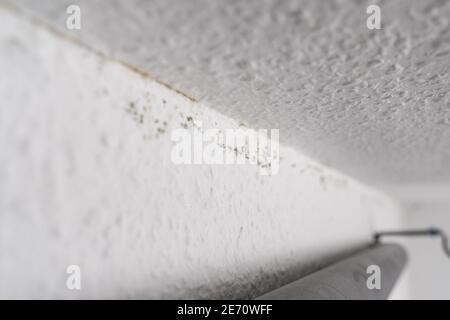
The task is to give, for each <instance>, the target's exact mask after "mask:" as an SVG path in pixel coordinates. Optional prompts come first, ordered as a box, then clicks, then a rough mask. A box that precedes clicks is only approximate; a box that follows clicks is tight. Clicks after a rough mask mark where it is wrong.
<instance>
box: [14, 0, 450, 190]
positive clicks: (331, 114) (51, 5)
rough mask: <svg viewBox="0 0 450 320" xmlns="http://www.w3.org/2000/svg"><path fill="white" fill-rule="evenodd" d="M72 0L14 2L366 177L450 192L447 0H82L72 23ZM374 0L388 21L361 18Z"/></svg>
mask: <svg viewBox="0 0 450 320" xmlns="http://www.w3.org/2000/svg"><path fill="white" fill-rule="evenodd" d="M72 3H73V1H58V2H57V3H55V1H51V0H43V1H34V0H33V1H31V0H19V1H14V5H18V6H21V7H22V9H24V10H25V11H29V12H31V13H33V14H35V15H37V16H39V17H40V18H44V19H46V20H47V21H48V22H50V23H51V24H52V25H53V26H54V27H57V28H59V29H60V30H61V31H65V32H70V33H71V34H72V35H73V36H76V37H79V38H80V39H81V40H82V41H83V42H84V43H86V44H88V45H89V46H90V47H92V48H95V49H97V50H99V51H101V52H103V53H105V54H106V55H107V56H111V57H114V58H116V59H120V60H122V61H125V62H127V63H130V64H132V65H135V66H138V67H139V68H141V69H143V70H145V71H147V72H149V73H150V74H151V75H152V76H154V77H155V78H157V79H159V80H161V81H162V82H165V83H167V84H169V85H170V86H171V87H173V88H175V89H177V90H180V91H181V92H184V93H185V94H187V95H189V96H192V97H194V98H195V99H196V100H199V101H200V102H202V103H205V104H208V105H209V106H210V107H211V108H214V109H216V110H218V111H220V112H222V113H224V114H226V115H228V116H231V117H233V118H236V119H239V120H241V121H243V122H245V123H247V124H248V125H250V126H252V127H259V128H280V139H281V141H282V142H283V143H285V144H288V145H291V146H293V147H295V148H296V149H297V150H300V151H302V152H304V153H306V154H307V155H309V156H312V157H313V158H315V159H317V160H319V161H321V162H322V163H324V164H326V165H329V166H332V167H335V168H338V169H340V170H342V171H344V172H346V173H348V174H350V175H352V176H355V177H357V178H359V179H361V180H363V181H365V182H368V183H370V184H374V185H378V186H382V187H385V188H386V190H402V188H403V186H406V187H407V188H409V189H405V190H410V189H413V190H415V189H416V187H417V186H418V187H417V188H418V190H419V192H422V191H423V190H428V192H429V191H430V190H432V188H433V186H439V190H441V191H442V190H443V191H442V192H441V194H442V196H445V194H446V192H447V191H448V190H449V189H448V188H447V185H448V184H450V165H449V164H450V94H449V93H448V91H449V88H450V1H445V0H437V1H424V0H416V1H412V0H397V1H396V0H391V1H370V2H366V1H350V0H333V1H317V0H310V1H297V0H292V1H288V0H285V1H275V0H246V1H207V0H190V1H186V0H176V1H174V0H156V1H143V0H129V1H111V0H108V1H105V0H94V1H93V0H89V1H87V0H78V1H77V4H79V5H80V7H81V10H82V28H81V30H75V31H69V30H66V29H65V20H66V18H67V14H66V11H65V8H66V7H67V6H68V5H69V4H72ZM373 3H376V4H378V5H379V6H380V8H381V21H382V28H381V29H380V30H369V29H368V28H367V27H366V19H367V17H368V14H367V13H366V8H367V6H368V5H369V4H373ZM421 186H424V187H426V189H421ZM389 188H391V189H389ZM430 188H431V189H430ZM400 193H401V192H400ZM406 193H411V192H409V191H406ZM412 193H414V192H412ZM431 193H432V192H431ZM438 198H439V197H438Z"/></svg>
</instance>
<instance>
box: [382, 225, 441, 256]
mask: <svg viewBox="0 0 450 320" xmlns="http://www.w3.org/2000/svg"><path fill="white" fill-rule="evenodd" d="M390 236H395V237H420V236H429V237H440V238H441V243H442V249H443V250H444V252H445V254H446V255H447V257H449V258H450V247H449V245H448V238H447V235H446V234H445V232H444V231H442V230H440V229H437V228H429V229H414V230H396V231H382V232H377V233H375V242H379V240H380V238H381V237H390Z"/></svg>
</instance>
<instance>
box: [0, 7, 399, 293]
mask: <svg viewBox="0 0 450 320" xmlns="http://www.w3.org/2000/svg"><path fill="white" fill-rule="evenodd" d="M43 7H44V6H43ZM55 8H57V6H56V7H55ZM11 12H12V11H10V10H9V9H4V8H2V9H0V24H1V26H0V70H1V73H2V74H3V75H7V77H4V76H3V77H1V78H0V97H1V99H2V103H1V104H0V145H1V148H2V149H1V152H0V230H1V232H0V237H1V238H0V297H1V298H18V297H20V298H54V297H59V298H61V297H62V298H72V297H73V298H75V297H84V298H92V297H96V298H113V297H116V298H126V297H134V298H149V297H150V298H168V297H170V298H178V297H181V298H196V297H201V298H218V297H226V298H247V297H254V296H257V295H258V294H261V293H263V292H266V291H268V290H270V289H273V288H276V287H278V286H280V285H281V284H284V283H286V282H289V281H291V280H293V279H296V278H298V277H300V276H301V275H304V274H305V273H307V272H310V271H313V270H315V269H316V268H318V267H319V266H322V265H324V264H326V263H328V262H329V261H331V260H332V259H334V258H336V257H337V256H339V255H341V254H344V253H348V252H350V251H352V250H354V249H356V248H358V247H360V246H363V245H365V244H366V243H367V242H368V241H370V239H371V232H372V230H371V228H372V224H371V215H372V214H375V213H378V212H383V213H386V214H388V215H389V214H390V213H391V216H393V215H394V214H395V212H396V211H397V208H396V206H395V204H394V203H393V202H392V201H391V200H390V199H388V198H386V197H385V196H384V195H382V194H379V193H377V192H375V191H373V190H370V189H369V188H366V187H364V186H362V185H360V184H359V183H357V182H355V181H353V180H351V179H349V178H347V177H345V176H343V175H341V174H339V173H337V172H334V171H333V170H331V169H327V168H325V167H323V166H321V165H319V164H317V163H315V162H313V161H311V160H309V159H308V158H306V157H304V156H303V155H301V154H299V153H298V152H297V151H295V150H294V149H291V148H289V147H286V146H284V145H282V146H281V150H280V153H281V156H282V160H281V167H280V171H279V174H278V175H276V176H273V177H264V176H261V175H259V174H258V169H257V168H256V167H248V166H226V167H224V166H207V165H205V166H175V165H174V164H173V163H172V162H171V161H170V150H171V148H172V145H173V144H172V142H171V141H170V136H169V134H168V133H169V132H170V130H171V129H173V128H177V127H179V126H181V125H187V126H190V121H189V120H188V119H189V117H192V118H193V119H201V120H202V121H203V123H204V124H205V125H206V126H211V127H212V126H216V125H217V126H222V127H238V126H239V122H238V121H236V120H233V119H229V118H227V117H225V116H222V115H220V114H219V113H217V112H216V111H213V110H211V109H209V108H207V107H205V105H209V104H208V103H206V104H205V103H204V102H201V103H198V102H195V101H192V100H190V99H188V98H186V97H185V96H183V95H181V94H179V93H177V92H174V91H173V90H171V89H169V88H167V87H165V86H163V85H161V84H160V83H157V82H155V81H153V80H152V79H150V78H149V77H146V76H142V75H140V74H138V73H136V72H134V71H132V70H131V69H130V68H129V67H127V66H125V65H124V64H123V63H119V62H117V61H113V60H110V59H105V58H101V57H98V56H97V55H95V54H93V53H92V52H90V51H88V50H85V49H82V48H80V47H79V46H78V45H76V44H74V43H72V42H71V41H68V39H65V38H62V37H61V36H59V35H56V34H54V33H52V32H49V31H48V29H46V28H44V27H42V26H37V25H33V24H30V23H29V22H28V20H27V19H25V18H24V17H22V16H20V15H16V13H11ZM106 12H108V11H106ZM111 12H112V11H111ZM169 74H170V72H169ZM194 78H195V77H194ZM230 108H233V105H230ZM249 110H250V109H249ZM281 129H282V131H281V134H282V135H287V136H289V133H286V132H289V130H286V131H285V128H284V127H282V128H281ZM72 264H76V265H79V266H80V267H81V270H82V290H81V291H68V290H67V289H66V287H65V281H66V277H67V275H66V274H65V270H66V267H67V266H68V265H72Z"/></svg>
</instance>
